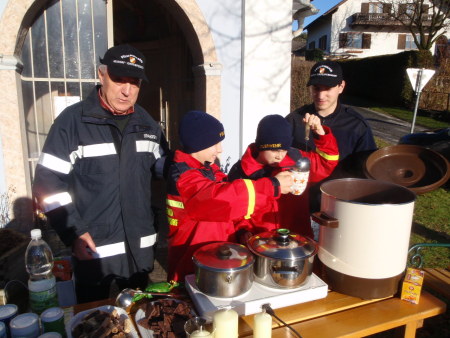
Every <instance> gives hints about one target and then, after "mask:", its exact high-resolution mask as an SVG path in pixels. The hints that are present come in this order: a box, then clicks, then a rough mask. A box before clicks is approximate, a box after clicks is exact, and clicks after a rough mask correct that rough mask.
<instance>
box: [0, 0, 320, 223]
mask: <svg viewBox="0 0 450 338" xmlns="http://www.w3.org/2000/svg"><path fill="white" fill-rule="evenodd" d="M311 8H312V7H311V4H310V1H309V0H289V1H288V0H271V1H260V0H246V1H243V0H242V1H236V0H221V1H211V0H135V1H129V0H52V1H49V0H2V1H1V2H0V34H1V36H2V39H1V40H0V81H1V83H2V84H3V92H2V96H1V97H0V105H1V107H2V109H1V111H0V137H1V139H0V194H1V195H0V196H3V194H4V193H7V192H8V189H9V188H12V190H13V191H14V195H13V196H10V197H11V199H12V201H13V200H15V199H17V198H19V197H23V196H28V197H31V184H32V181H33V175H34V169H35V166H36V163H37V160H38V158H39V155H40V152H41V149H42V146H43V144H44V142H45V139H46V136H47V133H48V130H49V129H50V126H51V125H52V123H53V121H54V119H55V118H56V116H57V115H58V114H59V113H60V112H61V110H62V109H64V108H65V107H66V106H67V105H70V104H72V103H74V102H77V101H79V100H82V99H83V98H85V97H86V95H87V94H88V93H89V92H90V91H91V90H92V89H93V87H94V86H95V84H97V83H98V79H97V74H96V68H97V66H98V62H99V56H103V54H104V53H105V51H106V50H107V49H108V47H111V46H113V45H117V44H122V43H128V44H132V45H134V46H136V47H137V48H139V49H140V50H141V51H142V52H143V53H144V55H145V56H146V59H147V67H146V70H147V76H148V78H149V79H150V82H149V83H145V84H143V86H142V88H141V94H140V96H139V101H138V103H139V104H141V105H142V106H143V107H144V108H145V109H147V111H148V112H149V113H150V114H151V115H152V116H153V118H154V119H155V120H157V121H159V122H160V123H161V125H162V127H163V128H164V131H165V133H166V136H167V138H168V139H169V141H170V144H171V146H172V148H174V149H175V148H177V147H178V146H179V140H178V132H177V130H178V123H179V120H180V118H181V116H182V115H183V114H184V113H185V112H186V111H187V110H190V109H200V110H205V111H207V112H208V113H210V114H211V115H213V116H216V117H217V118H219V119H220V120H221V121H222V122H223V124H224V126H225V129H226V133H227V136H226V138H225V140H224V142H223V150H224V152H223V154H222V158H221V160H222V163H221V164H222V167H223V169H224V170H227V169H229V167H230V165H231V164H233V163H234V162H236V161H237V160H238V159H239V157H240V155H241V154H242V153H243V151H244V150H245V147H246V146H247V144H249V143H251V142H253V140H254V138H255V135H256V125H257V122H258V121H259V120H260V119H261V118H262V117H264V116H265V115H268V114H274V113H278V114H282V115H286V114H287V113H289V111H290V69H291V67H290V63H291V43H292V22H293V20H294V18H293V16H295V20H300V19H302V18H304V17H305V16H306V15H309V14H311V13H312V12H311ZM12 201H10V202H12ZM0 202H1V201H0ZM2 210H3V209H2ZM0 226H1V225H0Z"/></svg>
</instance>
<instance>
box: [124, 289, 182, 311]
mask: <svg viewBox="0 0 450 338" xmlns="http://www.w3.org/2000/svg"><path fill="white" fill-rule="evenodd" d="M135 295H149V296H159V297H174V294H172V293H162V292H144V291H140V290H134V289H130V288H127V289H123V290H122V291H121V292H120V293H119V294H118V295H117V297H116V306H118V307H120V308H122V309H127V308H128V307H130V306H131V305H132V304H133V298H134V296H135Z"/></svg>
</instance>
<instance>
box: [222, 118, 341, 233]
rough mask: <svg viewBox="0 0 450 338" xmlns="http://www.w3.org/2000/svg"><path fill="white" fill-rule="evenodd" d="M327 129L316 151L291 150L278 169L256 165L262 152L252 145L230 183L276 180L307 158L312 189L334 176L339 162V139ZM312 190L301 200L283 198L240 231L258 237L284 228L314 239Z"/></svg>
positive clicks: (235, 167)
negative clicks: (315, 184)
mask: <svg viewBox="0 0 450 338" xmlns="http://www.w3.org/2000/svg"><path fill="white" fill-rule="evenodd" d="M323 128H324V130H325V135H322V136H319V135H315V136H314V143H315V145H316V149H315V150H313V151H309V152H305V151H302V150H299V149H296V148H290V149H289V150H288V153H287V155H286V157H285V158H284V159H283V160H282V161H281V162H280V163H279V166H278V167H269V166H264V165H263V164H261V163H259V162H258V161H256V157H257V156H258V150H257V149H256V146H255V145H254V144H251V145H249V146H248V148H247V150H246V152H245V153H244V155H243V156H242V159H241V160H239V161H238V162H236V163H235V164H234V165H233V167H232V168H231V170H230V173H229V175H228V179H229V180H230V181H233V180H235V179H241V178H249V179H252V180H256V179H259V178H261V177H273V176H275V175H276V174H278V173H279V172H280V171H283V170H290V168H291V167H292V166H293V165H295V163H296V161H297V160H298V159H299V158H301V157H307V158H309V160H310V162H311V167H310V173H309V179H308V186H309V185H311V184H313V183H317V182H319V181H321V180H323V179H324V178H326V177H328V176H329V175H330V174H331V173H332V172H333V170H334V168H335V167H336V165H337V164H338V161H339V152H338V146H337V142H336V139H335V137H334V136H333V134H332V133H331V130H330V128H329V127H327V126H323ZM308 190H309V189H308V188H307V189H306V190H305V192H304V193H303V194H302V195H300V196H297V195H292V194H286V195H282V196H281V197H280V199H278V200H277V202H276V203H274V204H273V205H267V207H266V208H265V209H264V210H261V211H260V212H258V213H256V212H255V213H254V214H253V216H252V217H251V219H250V220H244V221H243V222H240V223H239V224H238V225H237V227H238V228H245V229H247V230H248V231H250V232H252V233H254V234H257V233H260V232H264V231H269V230H273V229H278V228H280V227H282V228H288V229H290V230H291V231H292V232H296V233H298V234H301V235H303V236H310V237H311V238H312V236H313V233H312V229H311V222H310V215H309V196H308Z"/></svg>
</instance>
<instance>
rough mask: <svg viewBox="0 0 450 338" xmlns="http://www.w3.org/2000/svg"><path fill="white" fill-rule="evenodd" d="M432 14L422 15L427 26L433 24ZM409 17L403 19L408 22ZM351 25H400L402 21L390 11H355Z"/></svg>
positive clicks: (423, 22)
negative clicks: (395, 17)
mask: <svg viewBox="0 0 450 338" xmlns="http://www.w3.org/2000/svg"><path fill="white" fill-rule="evenodd" d="M431 19H432V15H431V14H424V15H422V24H423V25H425V26H427V25H430V24H431ZM407 20H408V18H407V17H406V15H405V16H404V17H403V18H402V21H404V22H406V21H407ZM350 25H351V26H356V25H364V26H400V25H402V23H401V22H400V21H399V20H396V19H394V18H393V17H392V16H390V15H389V14H388V13H355V14H353V15H352V17H351V22H350Z"/></svg>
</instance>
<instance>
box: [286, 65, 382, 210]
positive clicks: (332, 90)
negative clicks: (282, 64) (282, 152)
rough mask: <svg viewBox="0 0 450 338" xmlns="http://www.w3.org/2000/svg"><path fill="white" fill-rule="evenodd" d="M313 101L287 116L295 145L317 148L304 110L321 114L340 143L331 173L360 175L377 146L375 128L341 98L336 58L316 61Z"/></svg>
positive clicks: (316, 198) (316, 197)
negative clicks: (306, 127) (333, 169)
mask: <svg viewBox="0 0 450 338" xmlns="http://www.w3.org/2000/svg"><path fill="white" fill-rule="evenodd" d="M308 86H309V88H310V92H311V96H312V98H313V103H312V104H309V105H305V106H303V107H300V108H299V109H297V110H295V111H293V112H292V113H290V114H289V115H288V116H286V119H287V120H288V121H289V123H290V124H291V125H292V136H293V139H294V141H293V144H292V145H293V147H296V148H299V149H302V150H305V149H315V147H316V146H315V144H314V142H313V141H312V138H311V137H310V138H309V140H306V137H307V136H308V135H305V124H304V122H303V118H304V116H305V114H307V113H309V114H314V115H316V116H318V117H319V118H320V119H321V121H322V124H323V125H324V126H328V127H330V128H331V130H332V131H333V134H334V136H335V137H336V140H337V143H338V147H339V164H338V166H337V168H336V169H335V171H334V172H333V174H332V175H331V176H330V177H329V179H332V178H342V177H360V176H362V173H363V172H362V167H363V164H364V160H365V158H366V157H367V155H369V154H370V153H371V152H372V151H374V150H376V149H377V146H376V144H375V140H374V138H373V134H372V130H371V129H370V126H369V124H368V123H367V121H366V120H365V119H364V117H362V116H361V115H360V114H358V113H357V112H356V111H355V110H353V109H352V108H351V107H348V106H345V105H343V104H341V103H340V102H339V95H340V94H342V92H343V91H344V88H345V81H344V79H343V74H342V68H341V66H340V65H339V63H337V62H334V61H321V62H317V63H316V64H315V65H314V66H313V67H312V68H311V72H310V77H309V81H308ZM319 186H320V185H319V184H316V185H315V186H314V187H312V189H311V197H312V200H311V207H312V211H317V210H318V209H319V204H320V191H319Z"/></svg>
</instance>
